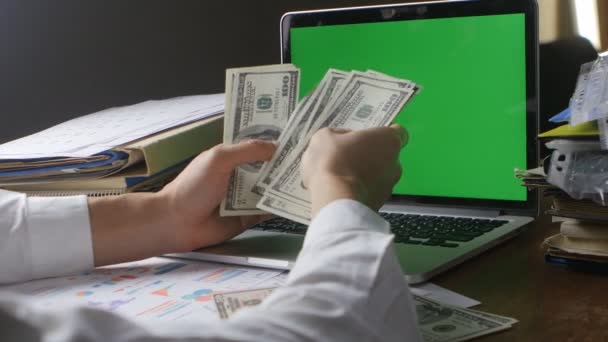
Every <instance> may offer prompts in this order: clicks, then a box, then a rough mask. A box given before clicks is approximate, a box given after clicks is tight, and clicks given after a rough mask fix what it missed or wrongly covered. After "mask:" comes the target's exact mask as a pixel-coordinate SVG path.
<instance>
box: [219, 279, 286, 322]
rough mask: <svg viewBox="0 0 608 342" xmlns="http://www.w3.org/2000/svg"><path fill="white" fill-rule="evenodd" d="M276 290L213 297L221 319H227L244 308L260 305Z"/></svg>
mask: <svg viewBox="0 0 608 342" xmlns="http://www.w3.org/2000/svg"><path fill="white" fill-rule="evenodd" d="M274 289H275V287H271V288H265V289H254V290H244V291H232V292H223V293H216V294H214V295H213V301H214V302H215V307H216V308H217V313H218V314H219V315H220V318H221V319H226V318H229V317H230V316H232V315H233V314H234V313H235V312H237V311H239V310H240V309H242V308H246V307H252V306H256V305H258V304H260V303H261V302H262V300H264V298H266V297H268V296H269V295H270V294H271V293H272V291H274Z"/></svg>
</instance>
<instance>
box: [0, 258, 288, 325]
mask: <svg viewBox="0 0 608 342" xmlns="http://www.w3.org/2000/svg"><path fill="white" fill-rule="evenodd" d="M285 280H286V276H285V273H283V272H281V271H276V270H269V269H263V268H252V267H241V266H231V265H224V264H214V263H208V262H196V261H184V260H178V259H169V258H150V259H146V260H142V261H138V262H132V263H125V264H119V265H113V266H109V267H103V268H98V269H95V270H93V271H90V272H86V273H83V274H79V275H74V276H68V277H59V278H51V279H42V280H35V281H30V282H26V283H23V284H16V285H10V286H3V287H0V290H9V291H13V292H17V293H19V294H24V295H28V296H33V297H35V298H36V300H37V301H38V302H39V303H40V304H41V305H43V306H46V307H50V308H62V307H68V306H73V305H83V306H89V307H95V308H99V309H102V310H107V311H112V312H116V313H120V314H123V315H126V316H127V317H131V318H132V319H134V320H136V321H141V322H160V321H163V322H167V321H169V322H170V321H180V322H200V321H209V320H210V319H217V318H218V315H217V311H216V308H215V305H214V304H213V300H212V295H213V293H214V292H217V291H233V290H242V289H248V288H257V287H260V286H268V285H273V286H276V285H281V284H283V283H284V282H285Z"/></svg>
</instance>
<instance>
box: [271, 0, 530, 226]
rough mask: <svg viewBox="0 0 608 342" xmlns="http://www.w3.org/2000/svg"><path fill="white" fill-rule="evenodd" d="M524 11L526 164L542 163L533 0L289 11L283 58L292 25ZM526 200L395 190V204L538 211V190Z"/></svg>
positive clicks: (286, 57) (288, 54) (284, 21)
mask: <svg viewBox="0 0 608 342" xmlns="http://www.w3.org/2000/svg"><path fill="white" fill-rule="evenodd" d="M497 14H524V16H525V35H526V37H525V46H526V57H525V59H526V140H527V142H526V146H527V166H528V168H530V167H535V166H536V165H538V153H539V152H538V140H537V136H538V126H539V122H538V120H539V100H538V93H539V92H538V5H537V3H536V1H535V0H525V1H513V0H470V1H440V2H423V3H404V4H391V5H381V6H367V7H351V8H338V9H326V10H315V11H301V12H289V13H285V14H284V15H283V17H282V18H281V61H282V62H283V63H290V62H291V51H290V29H291V28H299V27H313V26H321V25H345V24H362V23H374V22H387V21H401V20H420V19H438V18H454V17H468V16H483V15H497ZM527 195H528V198H527V200H526V201H510V200H492V199H473V198H458V197H439V196H414V195H392V196H391V202H392V203H404V204H410V205H411V204H414V205H418V204H419V205H430V206H450V207H460V208H481V209H493V210H500V211H501V212H502V213H504V214H513V215H516V214H518V215H536V214H537V213H538V194H537V191H528V193H527Z"/></svg>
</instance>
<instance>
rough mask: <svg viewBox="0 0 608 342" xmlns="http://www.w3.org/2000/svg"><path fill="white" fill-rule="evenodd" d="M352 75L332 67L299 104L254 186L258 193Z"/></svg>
mask: <svg viewBox="0 0 608 342" xmlns="http://www.w3.org/2000/svg"><path fill="white" fill-rule="evenodd" d="M348 75H349V73H347V72H344V71H341V70H336V69H329V70H328V71H327V73H326V74H325V76H324V77H323V79H322V80H321V82H320V83H319V85H318V86H317V87H316V89H315V90H314V91H313V92H312V94H311V95H310V96H309V97H308V98H307V99H306V101H303V102H305V103H303V105H301V106H300V105H299V106H298V107H299V108H298V109H299V110H296V111H295V112H294V114H293V115H292V117H291V118H290V120H289V122H288V123H287V127H286V128H285V130H284V131H283V132H282V133H281V136H280V137H279V142H278V147H277V150H276V151H275V154H274V155H273V157H272V159H271V160H270V161H269V162H267V163H265V164H264V166H263V167H262V170H261V171H260V176H259V178H258V181H257V182H256V184H255V186H254V189H253V191H254V192H255V193H257V194H259V195H262V194H263V193H264V191H265V190H266V188H267V187H268V186H269V185H270V183H272V181H273V180H274V179H275V178H276V176H277V172H278V170H279V167H280V166H281V165H282V164H283V163H284V162H285V160H286V159H287V158H288V157H289V156H290V155H291V152H292V151H293V149H294V148H295V147H296V146H297V145H298V143H299V142H301V141H303V139H304V137H305V136H306V135H307V132H308V130H309V129H310V126H311V125H312V123H313V122H315V121H316V119H317V118H318V117H319V116H320V114H321V113H322V112H323V111H324V110H325V108H326V107H327V105H328V103H330V102H331V100H332V97H335V96H336V93H338V92H340V91H341V87H342V86H343V83H344V81H345V80H346V79H347V77H348Z"/></svg>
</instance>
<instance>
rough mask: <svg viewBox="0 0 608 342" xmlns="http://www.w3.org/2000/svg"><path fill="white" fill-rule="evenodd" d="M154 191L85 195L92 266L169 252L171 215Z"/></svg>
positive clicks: (171, 239) (171, 250)
mask: <svg viewBox="0 0 608 342" xmlns="http://www.w3.org/2000/svg"><path fill="white" fill-rule="evenodd" d="M167 212H168V210H167V208H166V201H165V200H164V199H163V198H162V197H161V196H160V195H159V194H157V193H133V194H127V195H122V196H115V197H105V198H92V199H89V213H90V219H91V234H92V241H93V254H94V260H95V266H103V265H109V264H116V263H120V262H126V261H131V260H139V259H144V258H148V257H151V256H156V255H160V254H163V253H168V252H173V247H172V246H174V245H175V236H176V234H175V233H174V232H173V230H174V227H173V225H174V224H173V223H172V219H171V218H170V216H169V215H168V214H167Z"/></svg>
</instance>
